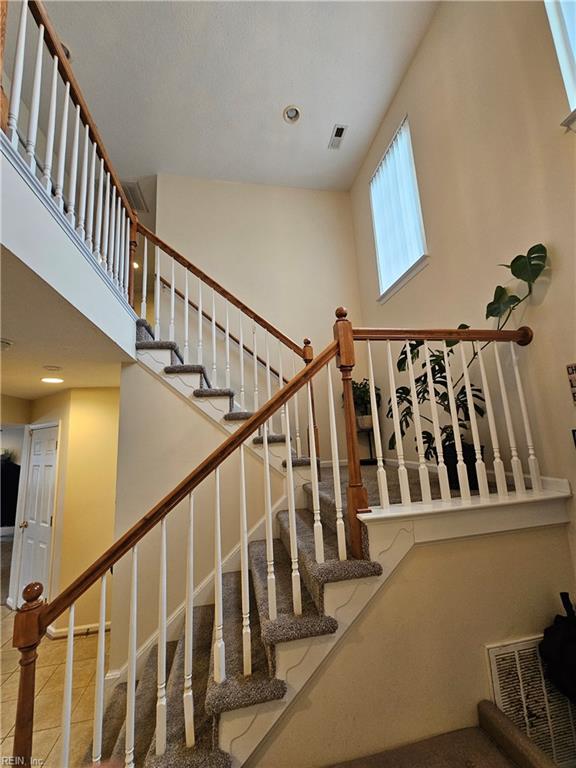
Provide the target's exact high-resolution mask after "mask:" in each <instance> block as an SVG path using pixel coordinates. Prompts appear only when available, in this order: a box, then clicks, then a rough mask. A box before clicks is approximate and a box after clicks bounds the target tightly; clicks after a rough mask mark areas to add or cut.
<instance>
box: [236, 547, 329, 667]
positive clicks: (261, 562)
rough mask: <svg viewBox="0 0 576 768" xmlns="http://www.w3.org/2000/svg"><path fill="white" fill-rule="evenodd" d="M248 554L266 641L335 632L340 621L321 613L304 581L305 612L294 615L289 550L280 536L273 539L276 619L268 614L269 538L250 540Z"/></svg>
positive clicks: (295, 638) (271, 641)
mask: <svg viewBox="0 0 576 768" xmlns="http://www.w3.org/2000/svg"><path fill="white" fill-rule="evenodd" d="M248 557H249V561H250V569H251V573H252V580H253V584H254V594H255V597H256V605H257V606H258V614H259V616H260V625H261V628H262V639H263V641H264V643H266V644H267V645H276V643H283V642H287V641H290V640H298V639H299V638H303V637H314V636H316V635H329V634H332V633H334V632H336V630H337V629H338V622H337V621H336V619H333V618H332V617H331V616H321V615H320V614H319V613H318V609H317V608H316V605H315V604H314V600H313V599H312V596H311V595H310V593H309V592H308V590H307V589H306V586H305V584H302V585H301V586H302V614H301V615H300V616H295V615H294V613H293V608H292V575H291V563H290V558H289V557H288V553H287V552H286V550H285V548H284V546H283V544H282V542H281V541H280V540H279V539H274V574H275V578H276V606H277V618H276V619H275V620H273V621H271V620H270V618H269V615H268V584H267V563H266V542H265V541H253V542H251V543H250V545H249V548H248ZM269 661H270V659H269Z"/></svg>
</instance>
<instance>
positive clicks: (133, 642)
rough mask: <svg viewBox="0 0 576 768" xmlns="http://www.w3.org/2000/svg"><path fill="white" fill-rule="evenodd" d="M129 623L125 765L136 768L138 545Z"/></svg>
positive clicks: (132, 569)
mask: <svg viewBox="0 0 576 768" xmlns="http://www.w3.org/2000/svg"><path fill="white" fill-rule="evenodd" d="M129 611H130V613H129V624H128V670H127V688H126V722H125V731H126V736H125V738H126V741H125V755H124V765H125V766H126V768H134V721H135V716H136V656H137V621H138V546H137V545H136V546H134V547H132V566H131V574H130V608H129Z"/></svg>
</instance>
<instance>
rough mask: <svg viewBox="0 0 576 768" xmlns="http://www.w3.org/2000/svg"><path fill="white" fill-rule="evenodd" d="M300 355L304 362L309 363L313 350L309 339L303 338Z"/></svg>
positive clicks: (312, 356)
mask: <svg viewBox="0 0 576 768" xmlns="http://www.w3.org/2000/svg"><path fill="white" fill-rule="evenodd" d="M302 357H303V359H304V362H305V363H309V362H311V361H312V359H313V358H314V350H313V349H312V342H311V341H310V339H308V338H306V339H304V345H303V347H302Z"/></svg>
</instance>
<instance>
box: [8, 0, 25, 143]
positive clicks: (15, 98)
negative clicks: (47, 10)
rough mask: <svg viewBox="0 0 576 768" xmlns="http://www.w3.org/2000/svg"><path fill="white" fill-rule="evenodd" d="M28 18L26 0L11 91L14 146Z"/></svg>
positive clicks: (10, 115)
mask: <svg viewBox="0 0 576 768" xmlns="http://www.w3.org/2000/svg"><path fill="white" fill-rule="evenodd" d="M27 18H28V2H27V0H25V1H24V2H23V3H22V7H21V9H20V21H19V23H18V38H17V41H16V55H15V57H14V70H13V75H12V89H11V91H10V106H9V107H8V125H7V128H8V138H9V139H10V141H11V143H12V146H13V147H14V148H15V149H17V148H18V115H19V114H20V96H21V94H22V75H23V73H24V48H25V46H26V20H27Z"/></svg>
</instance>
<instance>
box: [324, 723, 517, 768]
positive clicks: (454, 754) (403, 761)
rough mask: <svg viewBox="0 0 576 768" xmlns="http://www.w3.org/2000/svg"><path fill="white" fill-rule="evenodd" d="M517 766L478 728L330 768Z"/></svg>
mask: <svg viewBox="0 0 576 768" xmlns="http://www.w3.org/2000/svg"><path fill="white" fill-rule="evenodd" d="M515 765H516V764H515V763H513V762H512V761H511V760H510V759H509V758H507V757H506V756H505V755H504V754H503V753H502V752H501V751H500V750H499V749H498V747H497V746H496V745H495V744H494V742H493V741H492V740H491V739H490V738H489V737H488V736H486V734H485V733H484V732H483V731H481V730H480V729H479V728H465V729H464V730H461V731H453V732H451V733H444V734H442V735H441V736H434V737H433V738H432V739H426V740H425V741H419V742H417V743H416V744H408V745H406V746H404V747H399V748H397V749H392V750H390V751H387V752H381V753H380V754H377V755H370V756H367V757H361V758H359V759H358V760H351V761H349V762H347V763H337V764H334V765H332V766H330V768H514V766H515Z"/></svg>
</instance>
